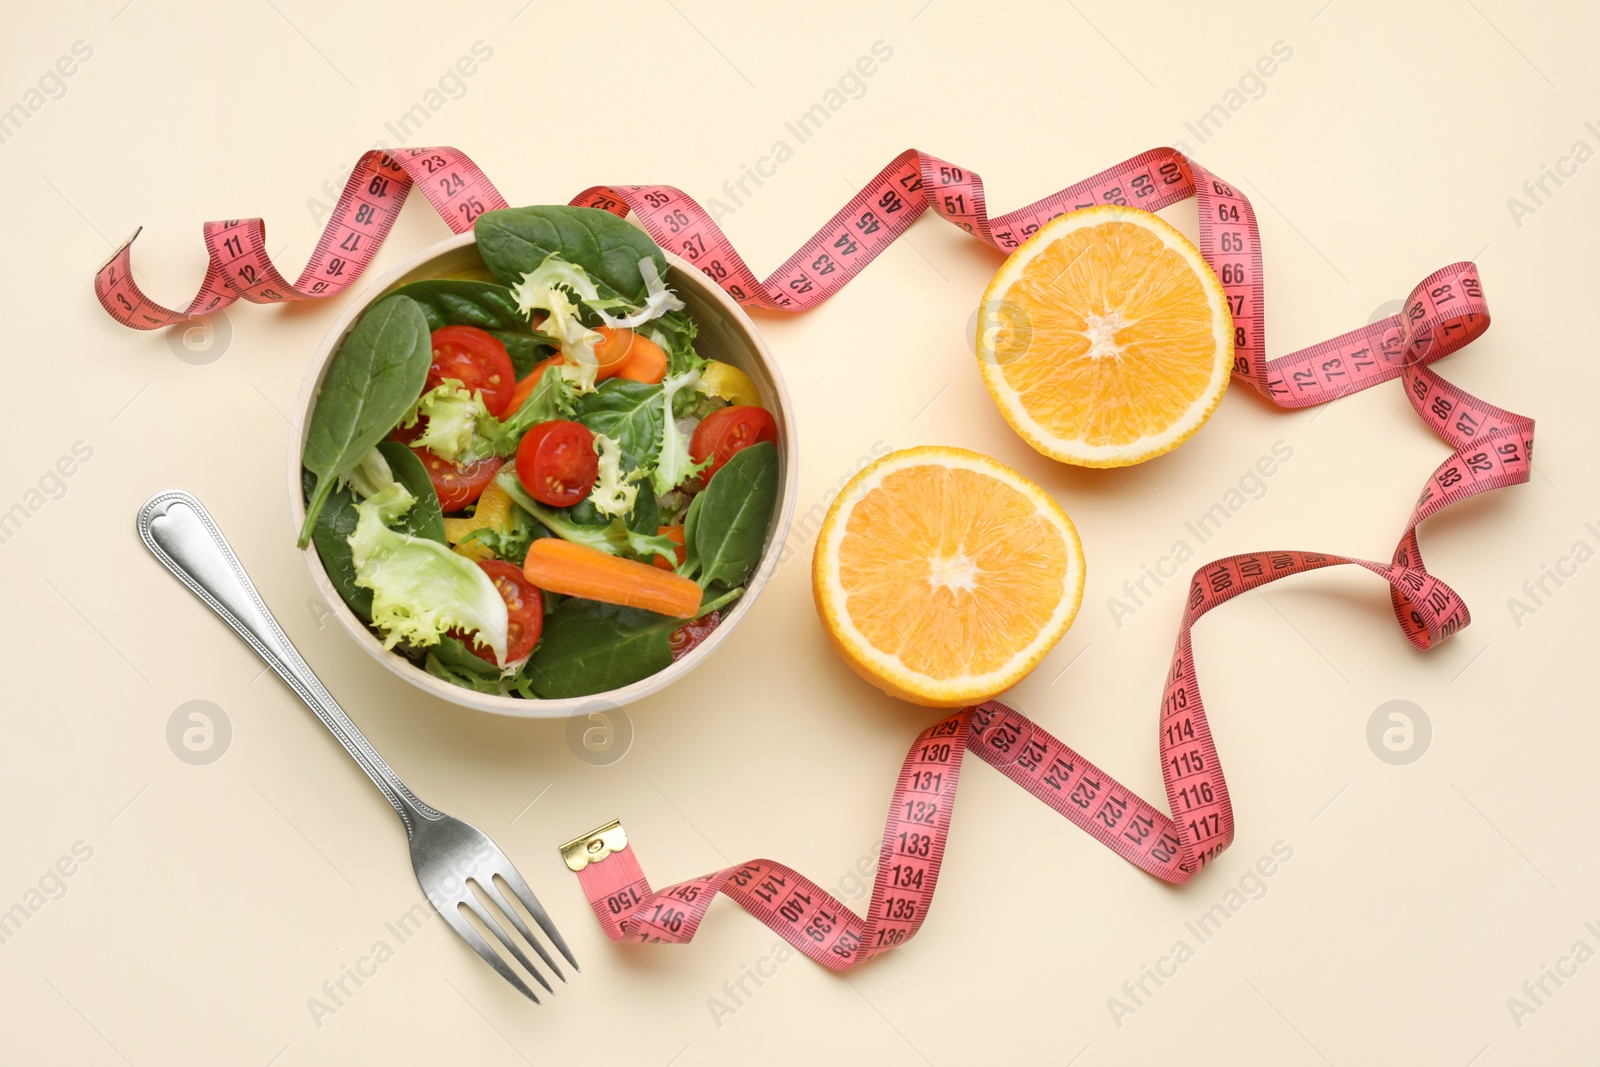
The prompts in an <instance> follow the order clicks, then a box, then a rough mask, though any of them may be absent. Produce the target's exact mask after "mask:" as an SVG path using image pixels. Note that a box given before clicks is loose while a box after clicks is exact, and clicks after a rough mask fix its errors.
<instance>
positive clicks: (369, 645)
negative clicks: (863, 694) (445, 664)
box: [287, 231, 799, 719]
mask: <svg viewBox="0 0 1600 1067" xmlns="http://www.w3.org/2000/svg"><path fill="white" fill-rule="evenodd" d="M476 243H477V239H476V236H475V235H474V234H473V232H472V231H468V232H466V233H461V234H456V235H455V236H453V237H450V238H447V239H445V240H443V241H439V242H436V243H435V244H432V245H429V246H428V247H427V248H425V249H422V250H421V251H419V252H417V253H416V254H415V255H412V256H410V257H408V258H407V259H406V260H405V261H404V262H402V263H400V264H398V265H396V266H395V267H393V268H391V269H390V270H388V271H386V272H385V273H384V274H383V275H382V276H381V277H379V278H378V279H377V280H376V281H375V282H372V283H370V284H369V285H367V286H366V287H364V288H363V289H362V291H361V293H360V295H359V296H358V297H357V298H356V299H354V300H352V301H351V302H350V304H349V306H347V307H346V308H345V309H344V310H343V311H342V312H341V313H340V315H339V318H338V319H337V320H336V321H335V322H334V323H333V325H332V326H330V327H329V328H328V331H327V333H326V334H324V335H323V338H322V340H321V341H320V342H319V343H318V346H317V348H316V351H315V352H314V353H313V354H312V358H311V361H310V365H309V366H308V367H307V368H306V373H305V376H304V378H302V380H301V383H300V391H299V393H298V394H297V395H296V396H295V400H294V407H293V410H292V411H291V413H290V419H289V448H288V450H287V451H288V489H289V513H290V518H291V521H292V522H293V528H294V530H295V533H296V534H298V533H299V530H300V527H301V525H302V524H303V523H304V522H305V514H306V511H305V501H304V500H303V499H302V490H301V456H302V454H303V453H304V450H305V437H306V423H307V420H308V419H309V417H310V414H311V408H312V404H313V402H314V400H315V398H316V394H317V391H318V389H319V388H320V386H321V384H322V379H323V377H324V376H325V375H326V373H327V369H328V366H329V364H330V363H331V362H332V360H333V356H334V354H335V353H336V352H337V350H338V347H339V343H340V342H341V341H342V340H343V339H344V337H345V335H346V334H347V333H348V332H349V331H350V330H351V328H352V327H353V326H354V325H355V322H356V320H357V319H358V318H359V317H360V316H361V315H362V314H363V313H364V312H365V311H366V310H367V309H368V308H369V307H371V306H372V305H373V304H374V303H375V302H376V301H377V300H378V298H379V297H381V296H382V295H383V294H384V293H386V292H388V291H389V290H390V289H391V288H393V287H394V286H396V285H397V284H399V283H400V282H401V281H402V280H403V279H404V278H405V277H406V276H407V275H410V274H413V273H415V272H416V271H418V270H421V269H423V268H425V267H426V266H427V265H428V264H429V263H430V262H432V261H433V260H435V259H438V258H439V257H441V256H444V255H447V254H449V253H451V252H454V251H457V250H459V249H462V248H466V247H468V246H470V245H474V244H476ZM662 252H663V254H664V255H665V256H666V259H667V273H668V276H669V277H670V278H672V280H673V282H674V284H675V285H677V286H679V287H680V288H681V287H684V286H692V287H693V288H694V289H695V290H696V292H697V294H698V295H700V296H702V297H704V298H705V299H706V300H707V301H709V302H710V303H712V304H714V305H716V306H717V307H718V308H719V309H720V310H721V312H722V313H723V314H724V315H725V316H727V317H728V318H729V319H730V320H732V322H733V325H734V326H735V328H736V329H737V331H738V332H739V333H741V334H742V335H743V337H744V339H745V340H747V341H748V342H749V348H750V351H751V352H752V353H753V355H754V357H755V359H756V360H757V361H758V362H759V363H760V364H761V365H762V369H763V370H764V371H765V372H766V374H767V375H768V376H769V377H770V379H771V381H772V386H773V392H774V394H775V395H774V396H773V397H772V398H771V399H773V400H774V401H775V402H776V404H777V410H776V411H774V412H773V415H774V417H775V419H776V421H777V423H778V433H779V445H780V447H779V453H778V454H779V466H778V482H779V493H778V509H777V515H776V518H775V521H774V522H773V524H772V527H771V529H770V530H769V531H768V534H767V544H766V547H765V548H764V549H763V550H762V554H761V561H760V563H758V564H757V566H756V571H755V573H754V574H753V575H752V576H751V578H750V581H749V582H747V583H746V585H745V592H744V595H743V596H741V597H740V598H739V599H738V601H737V602H735V604H734V606H733V607H732V609H731V610H729V611H728V613H727V614H726V615H724V616H723V618H722V621H721V622H720V623H719V624H718V626H717V628H716V629H715V630H713V631H712V632H711V635H710V636H709V637H707V638H706V639H705V640H704V641H702V642H701V643H700V644H699V645H697V646H695V648H694V649H692V650H691V651H690V652H689V653H688V654H687V655H685V656H684V657H683V658H681V659H679V660H675V661H674V662H673V663H671V664H669V665H668V666H667V667H665V668H664V669H662V670H660V671H657V672H656V673H655V674H652V675H650V676H648V677H646V678H641V679H640V680H639V681H637V682H634V683H632V684H631V685H626V686H623V687H622V688H620V689H610V690H607V691H605V692H602V693H593V694H590V695H588V696H582V697H562V698H558V699H553V700H545V699H539V700H527V699H524V698H521V697H508V696H499V695H497V694H493V693H479V692H477V691H476V690H472V689H467V688H464V687H462V686H458V685H452V684H451V683H449V682H446V681H444V680H443V679H440V678H435V677H434V676H433V675H431V674H429V673H427V671H425V670H423V669H422V668H421V667H418V666H416V665H414V664H413V663H412V662H411V661H410V660H408V659H406V658H405V657H404V656H401V655H400V654H398V653H396V652H392V651H390V650H388V649H385V648H384V647H383V643H382V642H381V641H379V640H378V638H377V636H376V635H375V634H373V632H372V631H371V629H369V628H368V626H367V624H366V623H364V622H362V621H361V620H360V619H358V618H357V617H356V615H355V613H354V612H352V611H351V610H350V607H349V605H347V604H346V603H345V602H344V598H343V597H341V596H340V595H339V593H338V591H337V590H336V589H335V588H334V587H333V582H332V581H331V580H330V579H329V578H328V574H327V570H326V568H324V567H323V565H322V559H321V557H320V556H318V554H317V549H316V545H315V544H308V545H307V546H306V547H305V549H304V551H303V552H302V553H301V554H302V556H303V557H304V558H305V562H306V566H307V567H308V568H309V569H310V571H311V579H312V582H313V584H314V585H315V586H316V587H317V592H318V594H319V595H320V596H321V597H322V599H323V600H324V601H325V602H326V604H327V606H328V609H329V611H330V613H331V614H333V615H334V616H335V617H336V618H337V619H338V620H339V623H340V625H341V626H343V627H344V629H345V632H346V633H348V634H349V635H350V637H351V638H352V639H353V640H354V641H355V643H356V644H357V645H359V646H360V647H361V648H362V649H363V650H365V651H366V652H367V653H368V654H369V655H371V656H372V657H373V658H375V659H376V660H378V662H380V663H382V664H383V665H384V666H385V667H387V668H388V669H389V671H390V672H391V673H393V674H396V675H398V676H399V677H401V678H403V679H405V680H406V681H408V682H410V683H411V684H412V685H414V686H416V687H417V688H419V689H422V690H423V691H425V692H428V693H431V694H433V695H434V696H437V697H439V698H440V699H442V700H445V701H448V702H450V703H452V704H456V705H459V706H462V707H469V708H473V709H476V710H478V711H486V712H490V713H492V714H496V715H505V716H510V717H513V718H525V719H526V718H531V719H559V718H567V717H569V716H572V715H574V714H581V713H587V712H595V711H601V710H609V709H612V708H617V707H621V706H622V705H624V704H629V703H632V702H634V701H636V700H640V699H642V698H643V697H646V696H649V695H650V694H652V693H655V692H658V691H659V690H661V689H664V688H666V687H667V686H669V685H671V684H672V683H673V682H675V681H677V680H678V679H679V678H682V677H683V676H684V675H686V674H688V673H689V672H690V671H691V670H694V669H695V668H696V667H697V666H699V665H700V663H702V662H703V661H704V660H705V659H706V657H707V656H708V655H710V654H711V652H712V651H713V650H714V649H715V648H716V647H717V646H718V645H719V644H721V643H722V641H723V639H724V638H726V637H727V635H728V634H729V633H730V632H732V630H733V628H734V627H735V626H737V625H738V624H739V622H740V621H741V620H742V619H743V618H744V617H745V615H746V614H747V613H748V612H749V610H750V608H751V606H752V605H753V604H754V603H755V601H756V599H757V598H758V597H759V596H760V595H761V592H762V591H763V590H764V589H765V588H766V585H767V582H768V581H769V580H770V579H771V577H772V575H773V573H774V572H775V571H776V570H777V566H778V560H779V557H780V555H781V553H782V551H783V546H784V544H785V542H786V540H787V538H788V532H789V524H790V521H791V520H792V518H793V516H794V508H795V498H796V496H797V495H798V489H799V480H798V477H797V459H798V456H799V445H798V441H797V434H796V428H795V420H794V407H793V402H792V401H791V399H790V397H789V390H788V388H787V386H785V384H784V381H783V373H782V371H780V370H779V368H778V364H777V361H776V360H774V359H773V358H772V353H771V352H770V351H769V350H768V348H767V346H766V342H765V341H764V340H763V339H762V337H761V334H760V332H759V331H757V329H756V326H755V323H754V322H753V321H752V320H751V319H750V316H749V315H747V314H746V313H745V310H744V309H743V308H742V307H740V306H739V305H738V304H737V303H736V302H735V301H734V300H733V298H732V297H730V296H728V294H727V293H725V292H724V291H723V290H722V287H721V286H718V285H715V284H712V283H711V282H709V281H708V280H706V279H705V278H704V277H703V276H702V275H701V273H700V271H699V270H697V269H696V268H695V267H694V266H693V265H692V264H690V263H688V262H686V261H685V260H683V259H681V258H679V257H678V256H675V255H673V254H672V253H671V252H668V251H666V250H665V249H663V250H662Z"/></svg>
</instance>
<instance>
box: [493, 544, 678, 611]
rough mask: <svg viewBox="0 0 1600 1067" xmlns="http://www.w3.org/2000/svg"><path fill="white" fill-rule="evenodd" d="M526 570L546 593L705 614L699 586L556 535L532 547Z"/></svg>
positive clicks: (672, 574) (630, 606)
mask: <svg viewBox="0 0 1600 1067" xmlns="http://www.w3.org/2000/svg"><path fill="white" fill-rule="evenodd" d="M522 570H523V573H524V574H526V575H527V576H528V581H530V582H532V583H533V584H534V585H536V586H538V587H539V588H540V589H548V590H549V591H550V592H552V593H560V594H561V595H563V596H575V597H582V598H584V599H585V600H600V601H604V602H605V603H607V604H621V605H622V606H624V607H629V608H643V609H644V610H646V611H654V612H656V613H658V614H661V615H671V616H673V617H674V618H679V619H692V618H694V617H695V616H696V615H698V614H699V613H700V586H699V584H698V583H696V582H694V581H691V580H690V579H688V578H685V577H683V576H682V575H680V574H674V573H672V572H671V571H663V570H658V569H656V568H655V567H652V566H651V565H650V564H648V563H640V562H639V561H638V560H632V559H623V558H622V557H620V556H613V555H611V554H610V553H609V552H602V551H601V550H600V549H598V548H590V547H589V546H588V545H579V544H574V543H572V542H571V541H562V540H560V539H559V538H555V537H541V538H539V539H538V540H536V541H534V542H533V544H531V545H529V546H528V558H527V562H525V563H524V564H523V567H522Z"/></svg>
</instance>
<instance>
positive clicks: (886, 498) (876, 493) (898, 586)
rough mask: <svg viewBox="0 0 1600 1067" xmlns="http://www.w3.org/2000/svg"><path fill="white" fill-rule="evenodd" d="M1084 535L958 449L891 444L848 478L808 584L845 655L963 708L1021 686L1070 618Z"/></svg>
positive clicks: (885, 683) (1041, 496)
mask: <svg viewBox="0 0 1600 1067" xmlns="http://www.w3.org/2000/svg"><path fill="white" fill-rule="evenodd" d="M1083 574H1084V567H1083V546H1082V545H1081V544H1080V543H1079V541H1078V531H1077V530H1076V529H1075V528H1074V527H1073V525H1072V520H1071V519H1069V518H1067V515H1066V512H1064V511H1062V510H1061V507H1060V505H1058V504H1057V503H1056V502H1055V501H1054V500H1052V499H1050V497H1049V496H1048V495H1047V494H1046V493H1045V492H1044V490H1042V489H1040V488H1039V487H1038V486H1037V485H1034V484H1033V483H1032V482H1030V481H1029V480H1028V479H1026V478H1024V477H1023V476H1022V475H1020V474H1018V473H1017V472H1016V471H1014V470H1012V469H1011V468H1010V467H1007V466H1005V465H1004V464H1002V463H998V462H996V461H995V460H992V459H990V458H989V457H987V456H980V455H978V454H977V453H976V452H968V451H965V450H964V449H959V448H936V447H923V448H910V449H905V450H903V451H900V452H891V453H889V454H888V455H886V456H884V457H883V458H881V459H879V460H878V461H877V462H875V463H873V464H872V465H871V466H869V467H867V468H866V469H865V470H863V471H861V473H859V474H857V475H856V476H855V477H854V478H852V479H851V480H850V482H849V483H848V484H847V485H846V486H845V488H844V491H843V492H842V493H840V494H839V496H838V498H837V499H835V500H834V502H833V506H832V507H830V508H829V509H828V516H827V518H826V519H824V520H823V524H822V530H821V532H820V533H819V534H818V535H817V547H816V551H815V554H814V555H813V557H812V562H811V589H812V594H813V596H814V597H815V598H816V602H817V613H818V614H819V615H820V616H821V617H822V623H823V626H824V627H825V628H826V629H827V631H828V636H829V638H830V639H831V640H832V641H833V644H834V647H835V648H837V649H838V650H839V654H840V655H842V656H843V657H844V659H845V662H846V663H848V664H849V665H850V666H851V667H853V668H854V669H855V670H856V672H857V673H858V674H860V675H861V676H862V677H863V678H865V679H867V680H868V681H869V682H872V683H873V684H874V685H876V686H878V688H880V689H882V690H883V691H884V692H886V693H888V694H890V695H891V696H896V697H899V698H901V699H902V700H908V701H911V702H912V703H914V704H928V705H932V706H934V707H946V708H953V707H963V706H965V705H968V704H976V703H979V702H981V701H983V700H986V699H988V698H989V697H992V696H994V695H995V694H996V693H999V692H1001V691H1002V690H1004V689H1007V688H1009V687H1011V686H1012V685H1015V684H1016V683H1017V682H1018V681H1020V680H1021V679H1022V678H1023V677H1024V676H1025V675H1026V674H1027V673H1028V672H1029V671H1031V670H1033V668H1034V667H1035V666H1037V665H1038V663H1039V661H1040V660H1042V659H1043V658H1044V656H1045V653H1047V652H1049V651H1050V649H1051V648H1052V647H1054V645H1055V643H1056V642H1057V641H1059V640H1060V639H1061V635H1062V634H1064V633H1066V631H1067V627H1069V626H1071V625H1072V620H1073V618H1074V617H1075V616H1076V615H1077V613H1078V605H1079V604H1080V603H1081V602H1082V601H1083Z"/></svg>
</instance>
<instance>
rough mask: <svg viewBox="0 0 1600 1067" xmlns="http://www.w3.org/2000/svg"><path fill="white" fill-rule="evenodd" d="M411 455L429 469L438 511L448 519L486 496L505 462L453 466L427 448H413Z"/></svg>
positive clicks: (491, 459)
mask: <svg viewBox="0 0 1600 1067" xmlns="http://www.w3.org/2000/svg"><path fill="white" fill-rule="evenodd" d="M411 451H413V452H415V453H416V454H417V458H418V459H420V460H422V465H423V466H424V467H425V468H427V471H428V481H430V482H432V483H433V491H434V492H435V493H437V494H438V495H439V510H440V511H442V512H444V513H445V514H446V515H448V514H450V512H452V511H460V510H461V509H462V508H464V507H466V506H467V505H468V504H470V503H472V502H473V501H474V500H476V499H478V497H479V496H481V495H483V491H484V490H485V489H487V488H488V487H489V482H490V481H491V480H493V478H494V476H495V473H496V472H497V471H499V469H500V465H501V464H503V463H504V462H505V460H503V459H501V458H500V457H499V456H489V457H488V458H487V459H480V460H478V461H476V462H474V463H451V462H450V461H449V460H447V459H440V458H439V457H438V456H436V455H434V454H433V453H432V452H430V451H428V450H427V449H426V448H413V449H412V450H411Z"/></svg>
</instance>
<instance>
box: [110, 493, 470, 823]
mask: <svg viewBox="0 0 1600 1067" xmlns="http://www.w3.org/2000/svg"><path fill="white" fill-rule="evenodd" d="M138 526H139V537H140V538H141V539H142V540H143V541H144V543H145V547H147V548H148V549H149V550H150V552H151V554H152V555H154V556H155V557H156V559H157V560H159V561H160V562H161V564H162V566H164V567H166V568H167V570H169V571H171V572H172V573H173V575H175V576H176V577H177V579H178V580H179V581H180V582H182V583H183V584H184V585H186V586H188V587H189V591H190V592H191V593H193V594H194V595H195V596H197V597H199V598H200V599H201V600H202V601H204V602H205V604H206V606H207V607H209V608H210V609H211V610H212V611H214V612H216V613H217V615H219V616H221V618H222V621H223V622H225V623H227V624H228V625H229V626H231V627H233V628H234V630H235V631H237V632H238V634H239V636H240V637H242V638H244V639H245V641H246V642H247V643H248V644H249V645H250V647H251V648H253V649H255V650H256V653H257V654H258V655H260V656H261V658H262V659H264V660H266V662H267V666H269V667H271V668H272V669H273V670H274V671H277V672H278V676H279V677H280V678H282V679H283V680H284V681H285V682H288V683H289V688H291V689H293V690H294V691H295V693H296V694H297V695H298V696H299V697H300V699H301V700H303V701H305V704H306V707H308V708H310V709H311V710H312V711H313V712H315V713H316V716H317V718H318V719H321V720H322V725H324V726H326V727H327V728H328V732H329V733H331V734H333V736H334V737H335V738H336V739H338V742H339V744H341V745H343V746H344V750H345V751H346V752H348V753H350V756H351V758H352V759H354V760H355V761H356V763H358V764H359V765H360V766H361V769H362V770H363V771H365V772H366V774H367V777H368V778H370V779H372V784H373V785H375V786H377V787H378V789H379V790H380V791H381V792H382V793H383V795H384V796H385V797H386V798H388V801H389V803H390V804H392V805H393V806H394V810H395V812H396V813H397V814H398V815H399V816H400V820H401V821H402V822H404V823H405V826H406V836H407V837H410V836H411V834H412V832H413V830H414V828H415V820H417V819H427V820H430V821H431V820H434V819H437V818H439V814H440V813H439V812H438V811H436V810H435V809H433V808H431V807H429V806H428V805H427V804H424V803H423V802H422V801H421V800H418V799H417V796H416V794H415V793H413V792H411V790H410V789H409V788H407V786H406V784H405V783H404V782H402V781H401V780H400V776H399V775H397V774H395V773H394V770H393V769H392V768H391V767H390V766H389V765H388V764H387V763H385V762H384V761H383V757H382V756H380V755H378V752H377V750H376V749H374V748H373V747H372V743H371V742H370V741H368V740H367V739H366V738H365V737H364V736H362V733H361V731H360V730H358V729H356V724H355V723H353V722H351V721H350V717H349V716H348V715H346V714H345V713H344V709H343V708H341V707H340V706H339V705H338V703H337V702H336V701H335V700H334V699H333V697H332V695H330V694H329V692H328V690H327V689H326V687H324V686H323V684H322V682H321V681H319V680H318V678H317V676H316V675H315V674H313V673H312V671H311V668H310V667H309V666H308V665H307V664H306V661H305V660H304V659H302V658H301V657H300V653H299V651H298V650H297V649H296V648H295V647H294V645H293V644H292V643H291V642H290V641H289V638H288V637H287V636H285V635H284V632H283V627H281V626H279V625H278V620H277V619H275V618H273V617H272V612H270V611H268V610H267V605H266V604H265V603H263V602H262V600H261V594H259V593H257V592H256V587H255V586H254V585H252V584H251V582H250V576H249V575H248V574H246V573H245V569H244V565H243V564H241V563H240V562H239V557H238V556H236V555H234V553H233V549H232V547H231V546H229V544H228V539H227V538H225V537H223V536H222V531H221V530H220V529H219V528H218V527H217V524H216V522H215V521H214V520H213V519H212V518H211V516H210V514H208V513H207V512H206V509H205V508H204V507H202V506H201V504H200V501H198V500H196V499H195V498H194V496H193V495H191V494H189V493H186V492H184V491H183V490H181V489H168V490H166V491H165V492H161V493H157V494H156V495H155V496H153V497H151V498H150V499H149V500H147V501H145V504H144V506H143V507H141V508H140V509H139V520H138Z"/></svg>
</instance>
